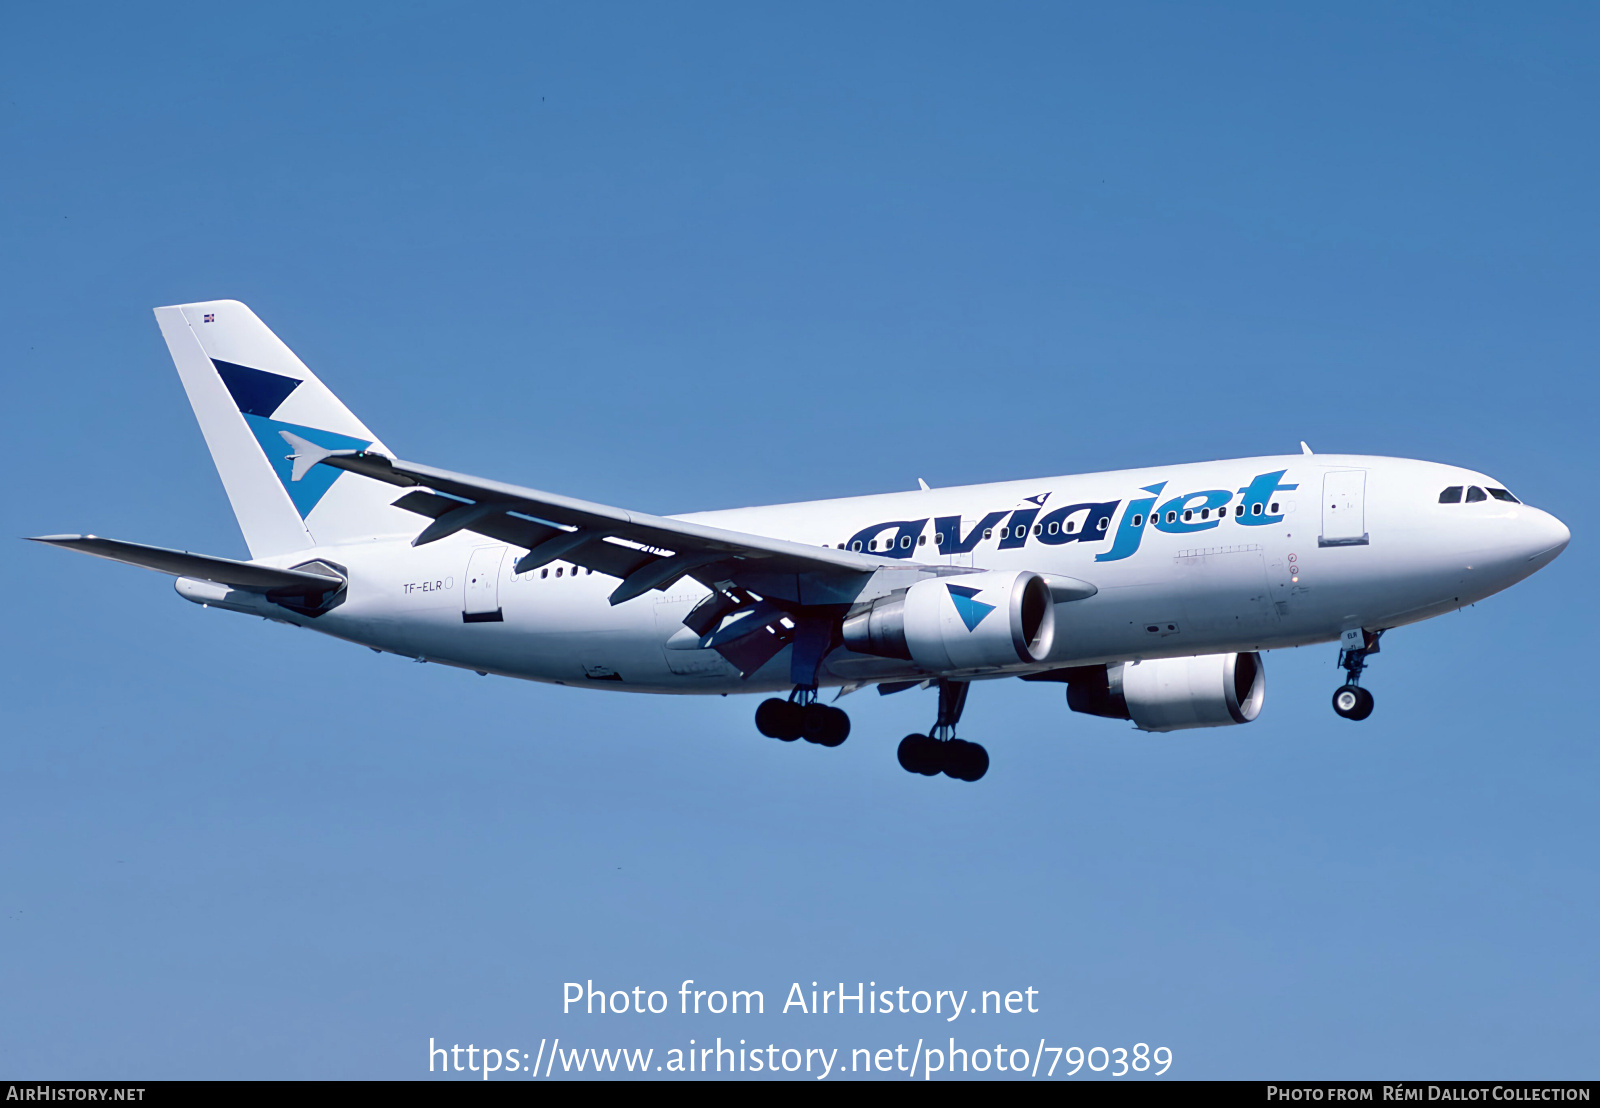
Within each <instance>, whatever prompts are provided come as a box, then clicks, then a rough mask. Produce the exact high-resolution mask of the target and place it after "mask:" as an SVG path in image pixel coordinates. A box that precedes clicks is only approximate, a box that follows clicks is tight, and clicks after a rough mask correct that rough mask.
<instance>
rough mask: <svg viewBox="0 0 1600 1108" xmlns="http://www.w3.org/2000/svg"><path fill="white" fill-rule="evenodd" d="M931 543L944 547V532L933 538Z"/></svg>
mask: <svg viewBox="0 0 1600 1108" xmlns="http://www.w3.org/2000/svg"><path fill="white" fill-rule="evenodd" d="M933 541H934V542H935V543H937V544H938V545H940V546H943V545H944V532H942V531H941V532H940V533H939V534H937V535H935V536H933Z"/></svg>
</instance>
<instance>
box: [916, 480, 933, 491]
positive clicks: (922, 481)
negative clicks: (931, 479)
mask: <svg viewBox="0 0 1600 1108" xmlns="http://www.w3.org/2000/svg"><path fill="white" fill-rule="evenodd" d="M917 484H918V485H920V486H922V491H923V492H932V491H933V490H932V489H930V488H928V482H926V481H924V480H923V479H922V478H920V477H918V478H917Z"/></svg>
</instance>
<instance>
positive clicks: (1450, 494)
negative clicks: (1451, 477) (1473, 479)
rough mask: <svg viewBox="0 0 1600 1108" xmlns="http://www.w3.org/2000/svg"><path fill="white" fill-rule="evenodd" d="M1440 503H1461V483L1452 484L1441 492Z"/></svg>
mask: <svg viewBox="0 0 1600 1108" xmlns="http://www.w3.org/2000/svg"><path fill="white" fill-rule="evenodd" d="M1439 503H1441V504H1459V503H1461V486H1460V485H1451V486H1450V487H1449V488H1447V489H1445V490H1444V491H1443V492H1442V493H1440V494H1439Z"/></svg>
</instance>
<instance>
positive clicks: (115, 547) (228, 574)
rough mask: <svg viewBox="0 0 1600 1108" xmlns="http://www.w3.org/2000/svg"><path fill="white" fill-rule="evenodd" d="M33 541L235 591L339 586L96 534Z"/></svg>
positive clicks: (313, 576)
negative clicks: (194, 579)
mask: <svg viewBox="0 0 1600 1108" xmlns="http://www.w3.org/2000/svg"><path fill="white" fill-rule="evenodd" d="M30 541H32V542H43V543H49V544H50V545H51V546H59V547H62V548H63V549H66V550H77V551H80V552H82V553H84V554H93V555H94V556H95V557H96V558H108V559H110V560H111V561H113V562H123V563H125V564H127V565H130V566H141V567H143V568H144V569H153V570H155V571H156V572H157V573H170V574H172V575H173V576H174V577H194V578H198V579H199V580H202V581H215V582H217V583H218V584H220V585H231V586H232V587H234V588H236V589H248V590H250V591H252V592H283V593H298V594H305V595H311V594H315V593H323V592H327V591H328V589H329V588H331V587H333V586H335V585H337V584H339V581H338V579H337V578H332V577H329V576H328V575H326V574H320V573H307V572H306V571H304V570H298V569H276V568H274V567H272V566H260V565H256V564H255V563H253V562H237V561H234V560H233V559H232V558H214V557H211V556H210V555H209V554H190V553H189V552H188V551H186V550H168V549H167V548H165V547H161V546H145V545H143V544H141V543H136V542H122V541H121V540H120V539H102V538H100V537H99V536H97V535H41V536H39V537H38V538H34V539H31V540H30Z"/></svg>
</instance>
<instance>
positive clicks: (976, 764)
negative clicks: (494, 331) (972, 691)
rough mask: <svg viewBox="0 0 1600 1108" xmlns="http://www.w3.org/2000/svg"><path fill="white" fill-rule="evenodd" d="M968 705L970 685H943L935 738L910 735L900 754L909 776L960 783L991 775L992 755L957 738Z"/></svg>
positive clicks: (898, 753) (901, 761)
mask: <svg viewBox="0 0 1600 1108" xmlns="http://www.w3.org/2000/svg"><path fill="white" fill-rule="evenodd" d="M966 705H967V682H965V681H940V682H939V718H938V720H937V721H936V722H935V723H934V725H933V734H931V735H907V736H906V737H905V738H903V739H901V740H900V749H899V750H898V751H897V752H896V753H897V755H898V757H899V759H900V766H901V768H902V769H904V770H906V771H907V772H909V773H920V774H922V776H924V777H936V776H938V775H939V774H940V773H943V774H944V775H945V776H946V777H953V778H955V779H956V780H957V781H976V780H978V779H979V778H980V777H982V776H983V775H984V774H986V773H988V772H989V752H988V751H987V750H985V749H984V748H983V747H981V746H979V745H978V744H977V743H969V742H967V740H965V739H958V738H956V724H957V723H959V722H960V721H961V710H962V709H963V708H965V707H966Z"/></svg>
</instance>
